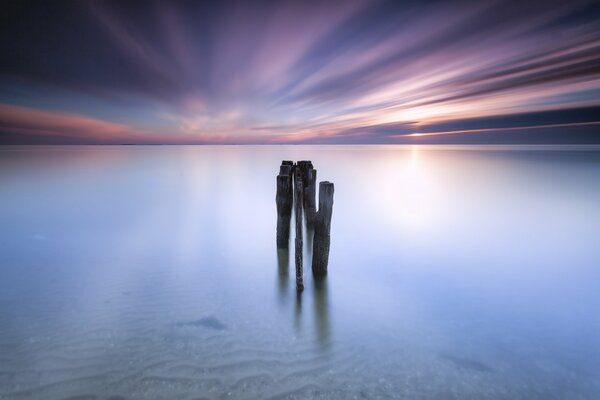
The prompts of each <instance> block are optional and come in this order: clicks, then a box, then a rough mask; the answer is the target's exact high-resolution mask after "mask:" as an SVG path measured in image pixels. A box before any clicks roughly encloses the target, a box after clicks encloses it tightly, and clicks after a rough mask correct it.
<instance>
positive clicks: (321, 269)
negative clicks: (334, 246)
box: [312, 181, 334, 277]
mask: <svg viewBox="0 0 600 400" xmlns="http://www.w3.org/2000/svg"><path fill="white" fill-rule="evenodd" d="M333 192H334V186H333V183H331V182H327V181H324V182H321V183H319V210H318V211H317V216H316V218H315V236H314V238H313V259H312V271H313V274H314V275H315V276H317V277H322V276H325V275H327V264H328V263H329V248H330V244H331V237H330V232H331V215H332V211H333Z"/></svg>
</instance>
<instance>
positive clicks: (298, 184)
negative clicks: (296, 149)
mask: <svg viewBox="0 0 600 400" xmlns="http://www.w3.org/2000/svg"><path fill="white" fill-rule="evenodd" d="M297 172H298V169H296V174H295V176H294V183H295V185H294V211H295V214H296V256H295V258H296V290H297V291H298V292H301V291H302V290H304V278H303V269H302V177H301V176H300V174H298V173H297Z"/></svg>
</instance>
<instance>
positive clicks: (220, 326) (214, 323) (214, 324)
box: [175, 317, 227, 331]
mask: <svg viewBox="0 0 600 400" xmlns="http://www.w3.org/2000/svg"><path fill="white" fill-rule="evenodd" d="M175 325H176V326H178V327H186V326H189V327H201V328H208V329H214V330H216V331H224V330H225V329H227V325H225V324H224V323H222V322H221V321H219V320H218V319H217V318H215V317H204V318H200V319H196V320H193V321H182V322H178V323H176V324H175Z"/></svg>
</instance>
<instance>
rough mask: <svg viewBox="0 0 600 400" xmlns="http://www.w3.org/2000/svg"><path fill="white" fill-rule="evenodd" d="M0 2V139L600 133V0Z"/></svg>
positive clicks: (564, 139)
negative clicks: (599, 0)
mask: <svg viewBox="0 0 600 400" xmlns="http://www.w3.org/2000/svg"><path fill="white" fill-rule="evenodd" d="M0 14H1V16H0V144H80V143H81V144H121V143H123V144H125V143H126V144H130V143H132V144H188V143H189V144H307V143H314V144H355V143H364V144H395V143H397V144H418V143H484V144H488V143H489V144H493V143H600V2H598V1H593V0H592V1H589V0H581V1H580V0H569V1H555V0H543V1H538V0H533V1H531V0H519V1H512V0H511V1H500V0H490V1H448V0H446V1H400V0H395V1H379V0H369V1H363V0H356V1H355V0H344V1H328V0H320V1H311V0H294V1H249V0H245V1H227V0H224V1H210V2H203V1H28V0H23V1H16V0H8V1H3V2H2V4H1V5H0Z"/></svg>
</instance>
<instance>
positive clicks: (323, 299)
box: [277, 229, 331, 350]
mask: <svg viewBox="0 0 600 400" xmlns="http://www.w3.org/2000/svg"><path fill="white" fill-rule="evenodd" d="M313 236H314V230H313V229H307V230H306V233H305V238H304V239H305V243H306V245H305V248H304V257H305V258H306V259H307V260H311V259H312V242H313ZM289 262H290V249H289V248H287V249H277V263H278V271H277V288H278V299H279V303H280V304H289V302H288V301H287V300H288V295H289V286H290V276H289ZM312 282H313V284H312V294H309V293H306V292H299V291H295V301H294V329H295V331H296V334H297V335H300V334H301V333H302V325H303V324H302V322H303V318H302V313H303V311H302V308H303V304H302V303H303V298H302V297H303V296H306V295H308V296H310V297H312V301H313V308H312V309H313V313H314V315H313V317H314V326H313V327H314V334H315V337H316V340H317V342H318V345H319V348H320V349H321V350H326V349H328V348H329V347H330V344H331V324H330V320H329V294H328V282H327V276H325V277H318V276H313V277H312Z"/></svg>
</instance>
